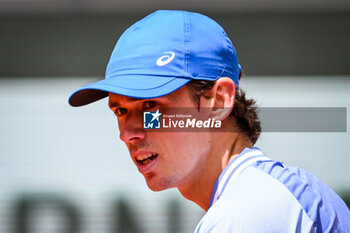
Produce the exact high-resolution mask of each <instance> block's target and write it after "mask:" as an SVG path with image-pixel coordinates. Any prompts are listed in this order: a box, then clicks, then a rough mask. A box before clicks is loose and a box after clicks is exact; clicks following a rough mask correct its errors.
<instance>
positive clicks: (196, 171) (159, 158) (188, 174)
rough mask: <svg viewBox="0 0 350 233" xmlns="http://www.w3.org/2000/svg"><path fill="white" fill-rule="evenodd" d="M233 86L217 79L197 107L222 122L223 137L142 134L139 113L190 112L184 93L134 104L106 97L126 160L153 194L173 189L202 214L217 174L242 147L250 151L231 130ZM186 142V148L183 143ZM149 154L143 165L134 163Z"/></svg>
mask: <svg viewBox="0 0 350 233" xmlns="http://www.w3.org/2000/svg"><path fill="white" fill-rule="evenodd" d="M234 96H235V84H234V82H233V81H232V80H231V79H229V78H221V79H219V80H218V81H216V83H215V85H214V87H213V88H212V97H210V98H206V97H201V99H200V106H201V108H202V107H203V108H210V109H211V110H210V112H209V113H208V114H209V116H208V117H211V118H213V117H215V118H216V119H220V120H221V121H222V128H223V129H225V130H224V131H225V132H161V133H159V132H145V130H143V128H142V112H143V111H153V110H154V111H156V109H160V112H162V113H164V112H166V109H167V108H180V107H182V108H183V107H191V108H196V107H197V103H195V102H194V100H193V98H192V96H191V94H190V90H189V88H188V87H187V86H184V87H182V88H180V89H178V90H177V91H175V92H173V93H171V94H169V95H167V96H164V97H159V98H154V99H135V98H130V97H126V96H121V95H117V94H113V93H109V106H110V108H111V110H112V111H113V112H114V113H115V114H116V115H117V118H118V125H119V130H120V138H121V140H122V141H123V142H124V143H125V144H126V146H127V147H128V149H129V152H130V155H131V158H132V160H133V162H134V163H135V165H136V166H137V167H138V169H139V171H140V173H142V175H143V176H144V177H145V180H146V182H147V185H148V187H149V188H150V189H151V190H153V191H160V190H164V189H168V188H177V189H178V190H179V191H180V192H181V194H182V195H183V196H184V197H185V198H187V199H189V200H191V201H193V202H195V203H196V204H198V205H199V206H200V207H202V208H203V209H204V210H206V211H207V210H208V208H209V202H210V197H211V192H212V189H213V186H214V184H215V182H216V180H217V178H218V177H219V175H220V173H221V172H222V171H223V169H224V168H225V167H226V166H227V164H228V163H229V162H230V161H231V160H232V159H234V158H235V157H236V156H237V155H238V154H239V153H240V152H241V151H242V150H243V149H244V148H245V147H251V146H252V145H251V143H250V141H249V138H248V136H247V135H246V134H245V133H239V132H238V130H235V127H236V126H235V119H234V118H232V117H229V113H230V109H232V107H233V104H234ZM188 142H190V143H188ZM151 154H152V161H151V162H149V163H148V164H146V165H144V164H142V163H140V162H139V161H140V159H141V158H142V157H143V156H145V155H149V156H150V155H151Z"/></svg>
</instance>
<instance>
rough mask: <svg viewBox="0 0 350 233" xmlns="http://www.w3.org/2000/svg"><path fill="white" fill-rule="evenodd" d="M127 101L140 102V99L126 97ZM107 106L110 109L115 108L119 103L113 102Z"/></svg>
mask: <svg viewBox="0 0 350 233" xmlns="http://www.w3.org/2000/svg"><path fill="white" fill-rule="evenodd" d="M128 100H130V101H137V100H142V99H140V98H135V97H128ZM108 106H109V107H110V108H115V107H119V106H120V103H119V102H117V101H116V102H113V103H108Z"/></svg>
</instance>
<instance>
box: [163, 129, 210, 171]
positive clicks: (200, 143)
mask: <svg viewBox="0 0 350 233" xmlns="http://www.w3.org/2000/svg"><path fill="white" fill-rule="evenodd" d="M163 136H164V138H166V141H165V142H164V145H163V146H164V149H165V150H166V151H167V152H168V153H171V154H172V156H171V158H172V160H176V163H185V164H188V165H189V166H192V165H193V163H197V162H198V161H199V160H202V159H203V158H204V157H205V156H206V155H207V154H208V153H209V151H210V148H211V143H210V138H209V137H208V135H207V134H206V133H198V132H193V133H182V134H180V133H178V134H176V133H172V134H171V133H169V135H167V136H165V135H163ZM166 151H165V153H167V152H166ZM191 164H192V165H191Z"/></svg>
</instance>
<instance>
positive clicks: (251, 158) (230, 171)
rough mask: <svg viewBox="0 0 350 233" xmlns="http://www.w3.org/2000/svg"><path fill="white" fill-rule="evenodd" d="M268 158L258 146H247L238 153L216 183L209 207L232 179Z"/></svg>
mask: <svg viewBox="0 0 350 233" xmlns="http://www.w3.org/2000/svg"><path fill="white" fill-rule="evenodd" d="M265 159H268V158H266V157H265V156H264V154H263V153H262V151H261V150H260V149H259V148H257V147H253V148H248V147H247V148H245V149H244V150H242V152H241V153H240V154H239V155H237V156H236V157H235V158H234V159H233V160H232V161H231V162H230V163H229V164H228V165H227V166H226V167H225V169H224V170H223V171H222V173H221V174H220V176H219V178H218V179H217V180H216V182H215V184H214V188H213V191H212V195H211V198H210V203H209V208H210V207H211V206H212V205H213V204H214V203H215V202H216V201H217V200H218V199H219V198H220V196H221V194H222V193H223V192H224V190H225V188H226V185H227V183H228V181H229V180H230V179H232V178H233V177H235V176H237V175H238V174H239V173H240V172H241V171H242V170H243V169H244V168H246V167H248V166H249V165H251V164H252V163H254V162H256V161H258V160H265Z"/></svg>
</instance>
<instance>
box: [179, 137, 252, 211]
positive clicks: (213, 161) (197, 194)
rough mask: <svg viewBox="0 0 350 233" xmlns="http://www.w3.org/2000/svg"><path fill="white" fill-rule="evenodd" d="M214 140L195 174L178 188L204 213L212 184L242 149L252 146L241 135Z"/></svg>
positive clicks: (207, 207)
mask: <svg viewBox="0 0 350 233" xmlns="http://www.w3.org/2000/svg"><path fill="white" fill-rule="evenodd" d="M215 138H216V143H213V145H214V146H213V148H212V150H211V153H209V154H208V156H206V157H205V158H204V159H203V163H202V164H200V165H199V167H200V168H199V170H198V171H197V172H196V174H194V175H191V177H189V179H188V181H187V182H184V183H183V184H182V185H180V186H178V189H179V191H180V193H181V194H182V195H183V196H184V197H185V198H186V199H188V200H190V201H193V202H195V203H196V204H197V205H199V206H200V207H201V208H202V209H204V210H205V211H207V210H208V209H209V204H210V198H211V195H212V191H213V187H214V184H215V182H216V180H217V179H218V177H219V176H220V174H221V173H222V171H223V170H224V169H225V167H226V166H227V165H228V164H229V163H230V161H232V160H233V159H234V158H235V157H236V156H237V155H239V153H241V151H242V150H243V149H244V148H246V147H251V146H252V145H251V143H250V141H249V138H248V137H247V136H246V135H245V134H241V133H218V134H217V135H216V137H215Z"/></svg>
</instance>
